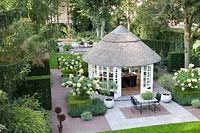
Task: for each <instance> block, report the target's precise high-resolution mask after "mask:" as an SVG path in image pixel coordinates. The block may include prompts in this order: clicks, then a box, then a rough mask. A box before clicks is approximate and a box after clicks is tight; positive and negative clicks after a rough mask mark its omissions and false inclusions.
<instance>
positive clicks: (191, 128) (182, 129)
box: [102, 121, 200, 133]
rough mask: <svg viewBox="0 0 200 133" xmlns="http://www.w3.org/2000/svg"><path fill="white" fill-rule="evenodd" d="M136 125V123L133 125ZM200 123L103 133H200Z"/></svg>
mask: <svg viewBox="0 0 200 133" xmlns="http://www.w3.org/2000/svg"><path fill="white" fill-rule="evenodd" d="M133 124H134V123H133ZM199 132H200V121H197V122H184V123H175V124H165V125H157V126H149V127H141V128H131V129H124V130H116V131H110V132H109V131H108V132H102V133H199Z"/></svg>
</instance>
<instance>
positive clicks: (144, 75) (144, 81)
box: [140, 64, 153, 93]
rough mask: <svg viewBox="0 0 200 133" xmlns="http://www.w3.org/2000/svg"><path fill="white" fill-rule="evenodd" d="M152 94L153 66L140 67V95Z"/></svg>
mask: <svg viewBox="0 0 200 133" xmlns="http://www.w3.org/2000/svg"><path fill="white" fill-rule="evenodd" d="M145 91H151V92H153V64H151V65H147V66H142V67H141V82H140V93H143V92H145Z"/></svg>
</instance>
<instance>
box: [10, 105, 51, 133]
mask: <svg viewBox="0 0 200 133" xmlns="http://www.w3.org/2000/svg"><path fill="white" fill-rule="evenodd" d="M13 110H14V112H15V117H14V119H13V120H12V123H11V124H10V127H9V130H10V131H11V132H14V133H47V132H49V127H48V126H47V125H48V124H47V121H46V119H45V114H44V112H43V111H39V110H32V109H30V108H22V107H14V108H13Z"/></svg>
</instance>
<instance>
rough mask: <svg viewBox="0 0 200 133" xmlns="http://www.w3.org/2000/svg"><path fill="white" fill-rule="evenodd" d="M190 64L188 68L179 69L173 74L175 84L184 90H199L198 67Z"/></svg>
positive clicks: (199, 76) (199, 72)
mask: <svg viewBox="0 0 200 133" xmlns="http://www.w3.org/2000/svg"><path fill="white" fill-rule="evenodd" d="M193 67H194V65H193V64H190V65H189V68H188V69H181V70H180V71H178V72H176V73H175V74H174V79H175V82H176V84H175V85H176V86H177V87H179V88H181V90H182V91H184V90H200V68H195V69H193Z"/></svg>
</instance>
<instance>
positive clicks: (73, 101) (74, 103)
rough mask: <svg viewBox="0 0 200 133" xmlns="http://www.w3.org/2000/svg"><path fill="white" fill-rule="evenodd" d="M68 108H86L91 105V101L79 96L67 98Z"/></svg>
mask: <svg viewBox="0 0 200 133" xmlns="http://www.w3.org/2000/svg"><path fill="white" fill-rule="evenodd" d="M67 101H68V107H69V109H76V108H79V107H82V106H83V107H86V106H90V105H91V104H92V100H91V99H90V98H89V97H80V96H72V95H70V96H68V97H67Z"/></svg>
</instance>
